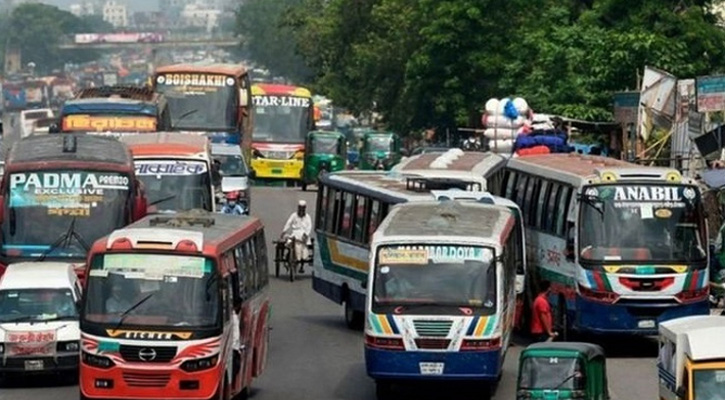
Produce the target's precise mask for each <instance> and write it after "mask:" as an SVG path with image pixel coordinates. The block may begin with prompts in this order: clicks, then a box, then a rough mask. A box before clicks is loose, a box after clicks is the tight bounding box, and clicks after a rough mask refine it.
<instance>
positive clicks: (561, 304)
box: [556, 296, 569, 342]
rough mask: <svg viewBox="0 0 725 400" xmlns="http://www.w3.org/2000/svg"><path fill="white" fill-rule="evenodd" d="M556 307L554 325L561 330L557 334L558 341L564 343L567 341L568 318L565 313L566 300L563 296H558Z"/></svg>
mask: <svg viewBox="0 0 725 400" xmlns="http://www.w3.org/2000/svg"><path fill="white" fill-rule="evenodd" d="M557 303H558V304H557V305H556V324H557V326H558V327H559V329H560V330H561V331H560V332H559V338H558V339H559V341H561V342H566V341H567V340H568V339H569V318H568V315H567V312H566V299H565V298H564V296H559V301H558V302H557Z"/></svg>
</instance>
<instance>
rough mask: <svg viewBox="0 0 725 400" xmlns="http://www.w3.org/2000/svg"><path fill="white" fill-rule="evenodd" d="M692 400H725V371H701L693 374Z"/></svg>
mask: <svg viewBox="0 0 725 400" xmlns="http://www.w3.org/2000/svg"><path fill="white" fill-rule="evenodd" d="M692 385H693V388H692V389H693V392H694V393H693V399H692V400H725V370H723V369H700V370H695V371H693V374H692Z"/></svg>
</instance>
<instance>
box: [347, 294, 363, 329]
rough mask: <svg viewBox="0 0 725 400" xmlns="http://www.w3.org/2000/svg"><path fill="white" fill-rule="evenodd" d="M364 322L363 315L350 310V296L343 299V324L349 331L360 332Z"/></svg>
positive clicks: (352, 309)
mask: <svg viewBox="0 0 725 400" xmlns="http://www.w3.org/2000/svg"><path fill="white" fill-rule="evenodd" d="M364 321H365V319H364V314H363V313H362V312H361V311H357V310H355V309H354V308H352V304H351V301H350V295H349V294H348V295H347V296H346V298H345V324H347V327H348V328H349V329H352V330H354V331H359V330H362V328H363V325H364Z"/></svg>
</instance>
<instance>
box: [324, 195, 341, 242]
mask: <svg viewBox="0 0 725 400" xmlns="http://www.w3.org/2000/svg"><path fill="white" fill-rule="evenodd" d="M329 190H330V193H329V195H328V202H327V212H328V213H330V214H329V216H328V219H327V221H326V226H327V229H325V231H326V232H328V233H332V234H336V233H337V214H338V212H339V210H340V199H342V192H340V191H339V190H335V189H332V188H330V189H329Z"/></svg>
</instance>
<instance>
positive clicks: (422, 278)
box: [373, 244, 496, 314]
mask: <svg viewBox="0 0 725 400" xmlns="http://www.w3.org/2000/svg"><path fill="white" fill-rule="evenodd" d="M493 260H494V251H493V249H491V248H487V247H477V246H455V245H435V244H420V245H418V244H415V245H405V246H400V245H392V246H381V247H380V248H379V250H378V254H377V256H376V259H375V277H374V279H375V280H374V282H375V283H374V287H373V293H374V297H373V312H375V313H382V314H384V313H390V312H405V313H413V314H414V313H416V312H424V313H440V314H448V313H450V312H451V310H452V309H460V308H467V309H471V310H472V311H473V312H474V313H477V314H492V313H494V312H495V310H496V263H494V262H493ZM459 312H460V311H459Z"/></svg>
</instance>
